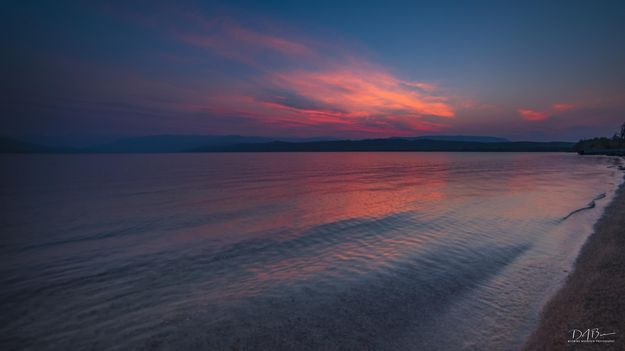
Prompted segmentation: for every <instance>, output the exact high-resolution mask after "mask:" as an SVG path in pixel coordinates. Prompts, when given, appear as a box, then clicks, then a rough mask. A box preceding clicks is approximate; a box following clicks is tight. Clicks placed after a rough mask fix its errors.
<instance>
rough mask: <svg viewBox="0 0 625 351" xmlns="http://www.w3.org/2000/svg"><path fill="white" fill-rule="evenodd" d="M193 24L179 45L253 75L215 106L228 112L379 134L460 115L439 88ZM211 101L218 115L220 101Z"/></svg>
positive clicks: (225, 23) (229, 28) (259, 37)
mask: <svg viewBox="0 0 625 351" xmlns="http://www.w3.org/2000/svg"><path fill="white" fill-rule="evenodd" d="M194 20H195V23H196V24H198V25H197V26H196V27H195V29H194V30H192V31H190V30H188V29H187V30H185V31H181V30H176V31H175V36H176V38H178V40H180V41H181V42H182V43H184V44H186V45H188V46H191V47H193V48H195V49H200V50H205V51H206V52H207V54H210V55H218V56H220V57H222V58H224V59H226V60H230V61H233V62H236V63H238V64H241V65H245V66H247V67H248V69H252V73H250V75H249V76H246V77H245V79H243V83H242V84H241V86H240V87H238V89H233V90H232V91H230V92H228V93H226V95H227V94H229V96H227V97H225V98H222V99H220V101H219V102H217V104H219V106H218V109H219V110H222V111H224V112H227V111H228V110H229V109H231V110H237V111H240V112H244V113H245V114H246V115H248V116H253V117H255V118H257V119H259V120H261V121H263V122H265V123H268V124H273V125H275V124H276V123H278V122H279V123H283V124H284V125H285V126H287V127H288V126H294V125H299V126H301V125H316V126H323V125H327V126H329V127H332V128H340V129H343V130H354V131H366V132H367V133H375V134H380V135H406V134H413V133H414V132H417V131H435V130H441V129H444V128H445V126H446V124H445V120H448V119H449V118H453V117H454V115H455V113H454V109H453V107H452V106H451V104H450V103H449V101H448V100H449V98H448V97H446V96H444V95H442V94H441V92H440V90H439V89H438V87H437V86H436V85H434V84H432V83H428V82H419V81H411V80H405V79H401V78H399V77H397V76H396V75H394V74H392V73H391V72H390V70H389V69H387V68H384V67H381V66H379V65H375V64H373V63H371V62H369V61H367V60H365V59H363V58H361V57H358V55H357V54H356V53H350V52H346V51H345V50H344V49H342V48H337V49H336V50H334V48H332V47H331V46H330V45H329V44H327V43H326V44H317V45H316V44H314V43H313V41H310V40H308V41H306V40H299V41H298V40H295V39H292V38H287V37H285V36H280V35H274V34H268V33H264V32H261V31H257V30H252V29H249V28H245V27H243V26H241V25H239V24H238V23H237V22H235V21H234V20H232V19H228V18H225V19H224V18H220V19H211V20H203V19H201V18H197V17H195V18H194ZM356 57H358V58H356ZM209 100H211V101H210V102H208V101H207V102H206V104H210V105H211V107H213V108H214V107H215V106H214V105H215V103H216V102H215V99H209ZM242 102H243V103H242ZM197 104H198V105H202V103H201V102H199V103H197ZM426 119H427V120H426ZM432 120H438V122H432Z"/></svg>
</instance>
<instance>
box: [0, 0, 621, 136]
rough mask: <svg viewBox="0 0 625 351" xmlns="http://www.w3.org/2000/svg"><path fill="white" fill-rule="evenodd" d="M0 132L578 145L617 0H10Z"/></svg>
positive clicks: (600, 100) (617, 93) (611, 38)
mask: <svg viewBox="0 0 625 351" xmlns="http://www.w3.org/2000/svg"><path fill="white" fill-rule="evenodd" d="M0 6H2V11H0V12H1V13H2V14H0V16H1V17H2V18H1V19H2V24H0V26H2V32H3V33H4V35H3V38H2V41H3V44H2V46H3V50H2V52H3V54H2V58H1V59H2V65H1V67H0V74H1V76H2V82H1V83H0V88H1V89H2V96H1V97H0V106H2V117H1V121H0V128H1V131H0V134H1V135H4V136H12V137H27V136H45V137H57V138H79V137H83V138H92V139H94V140H95V139H97V138H102V137H123V136H138V135H156V134H211V135H224V134H238V135H258V136H271V137H287V136H288V137H319V136H323V137H339V138H372V137H373V138H377V137H391V136H419V135H434V134H445V135H450V134H452V135H457V134H462V135H489V136H498V137H506V138H509V139H511V140H536V141H542V140H563V141H569V140H570V141H574V140H578V139H580V138H587V137H593V136H611V135H612V134H613V133H614V131H616V129H617V128H618V126H619V125H620V124H621V123H623V122H625V44H624V43H625V41H624V40H625V39H623V38H625V2H623V1H573V0H572V1H517V2H508V1H490V2H483V1H427V2H425V1H406V2H393V1H376V2H373V1H365V0H361V1H321V0H316V1H236V0H230V1H224V2H215V1H178V2H173V1H170V2H165V1H63V0H60V1H5V2H3V4H2V5H0Z"/></svg>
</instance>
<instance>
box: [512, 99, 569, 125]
mask: <svg viewBox="0 0 625 351" xmlns="http://www.w3.org/2000/svg"><path fill="white" fill-rule="evenodd" d="M575 108H577V106H575V105H573V104H564V103H557V104H553V105H551V107H550V108H549V109H548V110H547V111H535V110H531V109H519V110H517V112H518V113H519V115H521V117H523V118H524V119H526V120H528V121H544V120H546V119H548V118H550V117H552V116H554V115H556V114H558V113H562V112H566V111H570V110H574V109H575Z"/></svg>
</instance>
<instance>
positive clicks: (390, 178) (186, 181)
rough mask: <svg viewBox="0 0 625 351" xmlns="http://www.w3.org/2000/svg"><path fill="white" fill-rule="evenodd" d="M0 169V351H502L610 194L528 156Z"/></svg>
mask: <svg viewBox="0 0 625 351" xmlns="http://www.w3.org/2000/svg"><path fill="white" fill-rule="evenodd" d="M0 160H1V162H2V169H1V171H0V172H1V177H2V179H1V180H2V184H3V185H2V188H1V190H0V191H1V192H0V200H1V203H2V216H0V228H1V236H0V255H1V256H0V257H1V260H2V262H1V263H2V264H1V265H0V286H1V288H0V308H1V311H2V314H0V349H2V350H48V349H55V350H81V349H89V350H128V349H139V350H141V349H146V350H147V349H149V350H153V349H156V350H174V349H178V350H193V349H200V350H231V349H243V350H268V349H269V350H271V349H279V350H306V349H315V350H335V349H344V350H425V349H427V350H515V349H518V348H519V347H520V345H522V343H523V340H524V338H525V337H527V335H528V333H530V332H531V330H532V328H534V327H535V326H536V322H537V317H538V314H539V312H540V308H541V306H542V304H543V303H544V302H545V301H546V299H548V297H549V296H550V294H552V293H553V292H554V291H555V290H557V288H558V287H559V284H561V282H562V280H563V279H564V277H565V276H566V274H567V271H568V270H570V269H571V266H572V262H573V261H574V259H575V257H576V255H577V253H578V250H579V248H580V247H581V245H582V244H583V242H584V240H585V239H586V238H587V237H588V235H589V234H590V233H591V232H592V224H593V223H594V221H595V220H596V219H597V218H598V216H599V215H600V214H601V211H602V209H603V208H604V206H605V205H606V204H607V203H609V201H610V199H611V197H612V194H613V191H614V189H615V187H616V186H617V185H618V184H620V181H621V178H622V174H621V173H620V172H619V171H618V169H617V168H616V167H615V162H617V161H616V160H614V159H611V158H607V157H581V156H577V155H573V154H542V153H541V154H524V153H495V154H490V153H301V154H298V153H284V154H163V155H157V154H150V155H138V154H137V155H22V156H19V155H9V156H6V155H5V156H2V157H1V158H0ZM603 193H605V194H606V197H605V198H603V199H599V200H597V201H596V207H594V208H590V209H588V210H584V211H580V212H577V213H575V214H574V215H572V216H570V217H569V218H567V219H565V220H562V218H564V217H566V216H567V214H569V213H571V212H572V211H574V210H576V209H579V208H583V207H585V206H586V205H587V204H588V203H589V202H590V201H592V200H593V199H594V198H597V197H598V196H599V195H600V194H603ZM564 332H565V331H564Z"/></svg>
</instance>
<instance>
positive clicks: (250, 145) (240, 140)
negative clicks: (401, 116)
mask: <svg viewBox="0 0 625 351" xmlns="http://www.w3.org/2000/svg"><path fill="white" fill-rule="evenodd" d="M572 147H573V143H568V142H512V141H508V140H507V139H504V138H496V137H490V136H465V135H433V136H420V137H393V138H385V139H362V140H336V139H335V140H332V138H322V137H319V138H281V139H277V138H269V137H258V136H240V135H154V136H144V137H132V138H124V139H119V140H116V141H113V142H108V143H103V144H99V145H94V146H89V147H81V148H78V147H50V146H44V145H41V144H36V143H30V142H23V141H20V140H16V139H10V138H0V152H2V153H175V152H289V151H301V152H304V151H571V150H572Z"/></svg>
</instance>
